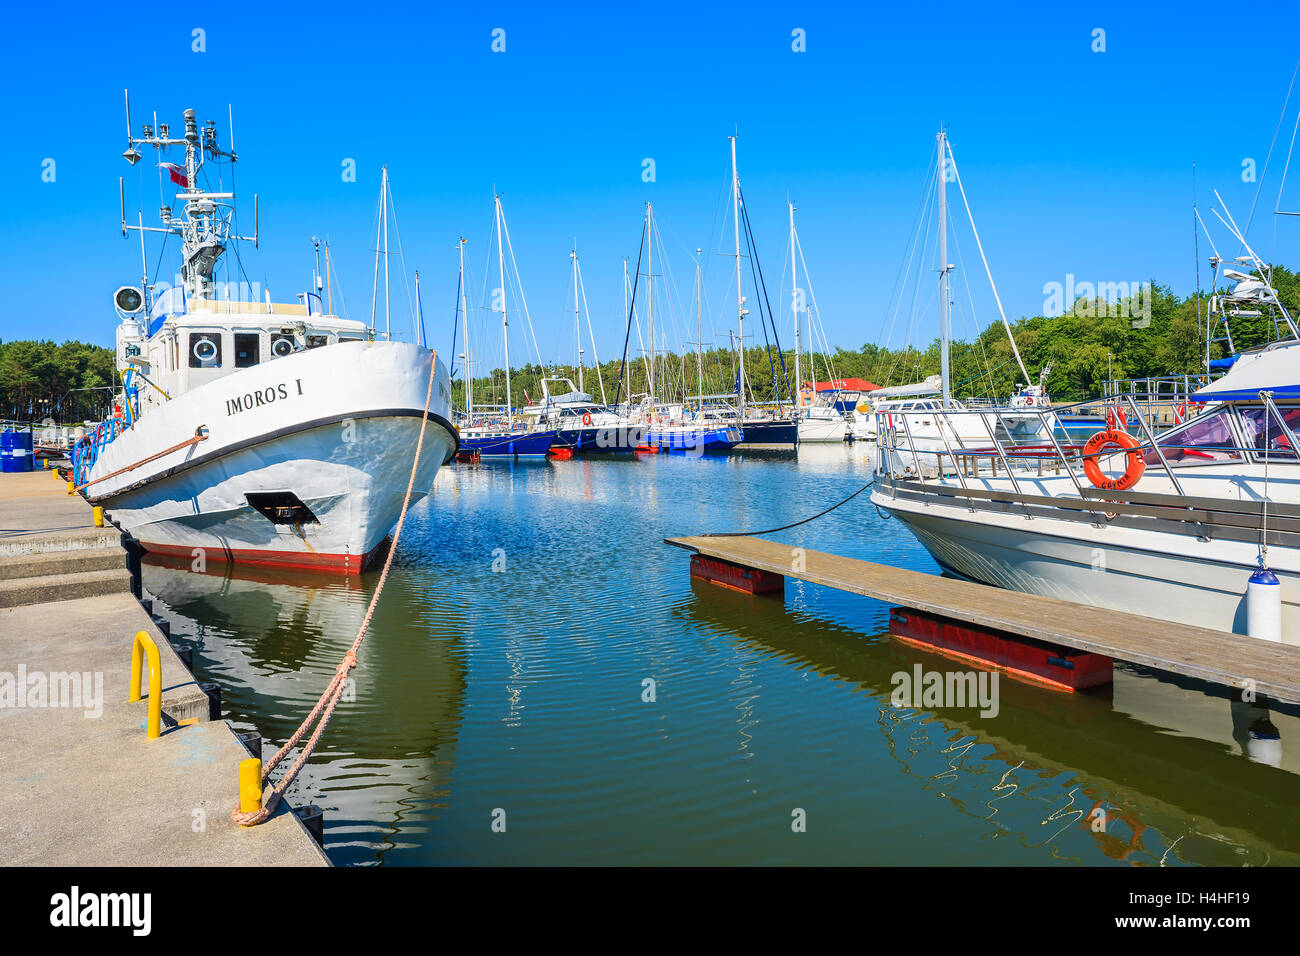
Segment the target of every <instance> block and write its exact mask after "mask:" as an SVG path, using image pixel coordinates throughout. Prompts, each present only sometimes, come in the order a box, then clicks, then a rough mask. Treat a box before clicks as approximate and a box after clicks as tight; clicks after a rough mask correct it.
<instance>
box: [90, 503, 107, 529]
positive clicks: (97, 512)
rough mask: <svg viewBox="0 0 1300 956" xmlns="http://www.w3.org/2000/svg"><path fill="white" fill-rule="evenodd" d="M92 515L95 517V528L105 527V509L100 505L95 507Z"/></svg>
mask: <svg viewBox="0 0 1300 956" xmlns="http://www.w3.org/2000/svg"><path fill="white" fill-rule="evenodd" d="M90 513H91V514H92V515H94V516H95V527H96V528H102V527H104V509H103V508H102V507H101V506H99V505H95V507H94V508H92V509H91V512H90Z"/></svg>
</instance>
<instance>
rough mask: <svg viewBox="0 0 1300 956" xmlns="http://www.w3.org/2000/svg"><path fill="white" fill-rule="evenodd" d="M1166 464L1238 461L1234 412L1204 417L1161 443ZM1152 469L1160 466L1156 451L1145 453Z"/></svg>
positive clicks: (1220, 410)
mask: <svg viewBox="0 0 1300 956" xmlns="http://www.w3.org/2000/svg"><path fill="white" fill-rule="evenodd" d="M1157 444H1159V445H1160V450H1161V451H1163V452H1164V455H1165V460H1166V461H1167V462H1169V464H1171V465H1206V464H1212V463H1214V462H1220V461H1237V460H1239V459H1240V458H1241V452H1239V451H1238V450H1237V448H1236V445H1237V437H1236V434H1235V433H1234V432H1233V430H1232V412H1231V410H1230V409H1228V408H1221V409H1219V410H1218V411H1216V412H1214V413H1212V414H1210V415H1203V416H1201V417H1199V418H1197V419H1195V420H1194V421H1191V422H1189V423H1188V424H1187V425H1184V426H1183V427H1182V428H1179V429H1178V430H1177V431H1174V432H1171V433H1169V434H1167V435H1164V436H1162V437H1161V438H1160V439H1158V441H1157ZM1142 457H1143V458H1144V459H1145V460H1146V463H1147V464H1148V465H1155V464H1159V463H1160V458H1159V456H1158V455H1157V454H1156V451H1155V449H1153V448H1148V449H1147V450H1146V451H1144V452H1143V453H1142Z"/></svg>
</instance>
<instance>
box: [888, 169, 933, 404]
mask: <svg viewBox="0 0 1300 956" xmlns="http://www.w3.org/2000/svg"><path fill="white" fill-rule="evenodd" d="M936 151H937V147H936ZM930 194H931V195H933V194H934V187H933V184H932V186H931V192H930ZM934 215H937V213H936V212H935V209H934V204H931V205H930V206H928V207H927V209H926V214H925V221H924V222H923V223H922V226H923V228H924V229H925V231H926V232H927V233H928V232H929V231H930V229H929V223H930V220H931V217H933V216H934ZM935 244H936V245H937V244H938V239H937V238H936V239H935ZM916 248H917V251H919V256H918V257H917V258H916V281H915V282H914V283H913V284H912V306H911V312H910V314H911V319H909V320H908V324H907V335H906V337H905V346H904V348H903V349H902V350H900V351H899V353H898V354H897V355H896V356H894V361H893V363H892V364H891V365H890V368H889V382H890V383H892V382H893V377H894V372H895V370H899V369H900V368H901V367H900V365H899V363H900V362H902V361H903V358H904V356H905V355H907V354H909V353H910V352H911V351H912V348H913V347H912V345H911V344H910V343H911V342H912V339H913V338H914V337H915V335H916V327H917V324H918V319H919V316H918V313H917V311H916V304H917V301H918V300H919V299H920V298H921V288H922V282H921V269H922V268H923V267H924V265H925V261H926V259H927V258H929V256H930V252H929V240H928V239H927V240H926V241H925V242H924V243H923V244H918V246H917V247H916ZM911 269H912V266H911V264H910V263H909V264H908V273H909V275H910V273H911ZM903 291H904V292H906V287H904V290H903ZM934 294H936V293H932V294H931V297H930V301H933V299H934ZM901 306H902V300H901V299H900V300H899V307H900V308H901ZM929 310H930V303H929V301H927V303H926V307H925V312H926V313H928V312H929ZM918 351H919V350H918Z"/></svg>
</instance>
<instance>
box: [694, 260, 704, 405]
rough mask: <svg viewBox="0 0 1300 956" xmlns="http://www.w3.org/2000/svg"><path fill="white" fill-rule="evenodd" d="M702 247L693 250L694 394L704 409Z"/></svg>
mask: <svg viewBox="0 0 1300 956" xmlns="http://www.w3.org/2000/svg"><path fill="white" fill-rule="evenodd" d="M703 252H704V250H703V249H696V250H695V346H696V348H695V374H696V378H697V381H696V385H695V394H696V395H698V396H699V397H700V410H701V411H703V409H704V294H703V293H704V286H703V284H702V283H701V281H700V256H701V254H703Z"/></svg>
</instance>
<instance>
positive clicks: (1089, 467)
mask: <svg viewBox="0 0 1300 956" xmlns="http://www.w3.org/2000/svg"><path fill="white" fill-rule="evenodd" d="M1111 445H1114V446H1115V447H1117V448H1119V449H1120V450H1121V451H1127V453H1128V468H1126V469H1125V470H1124V474H1122V475H1120V476H1119V477H1118V478H1111V477H1109V476H1107V475H1106V474H1105V473H1104V472H1103V471H1102V470H1101V466H1100V465H1099V464H1097V455H1098V453H1100V452H1102V450H1103V449H1105V448H1107V447H1109V446H1111ZM1139 445H1141V442H1139V441H1138V440H1137V439H1136V438H1134V437H1133V436H1132V435H1130V434H1129V433H1128V432H1122V431H1119V430H1118V429H1116V428H1108V429H1106V430H1105V431H1104V432H1097V434H1095V435H1093V436H1092V437H1091V438H1089V439H1088V441H1087V443H1085V444H1084V446H1083V454H1084V459H1083V472H1084V474H1086V475H1087V476H1088V480H1089V481H1091V482H1092V483H1093V484H1094V485H1095V486H1096V487H1098V488H1100V489H1102V490H1103V491H1125V490H1127V489H1129V488H1132V487H1133V486H1134V485H1136V484H1137V483H1138V481H1139V480H1140V479H1141V478H1142V475H1143V474H1144V473H1145V472H1146V470H1147V463H1146V460H1145V459H1143V457H1142V454H1141V452H1139V451H1137V448H1138V446H1139Z"/></svg>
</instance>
